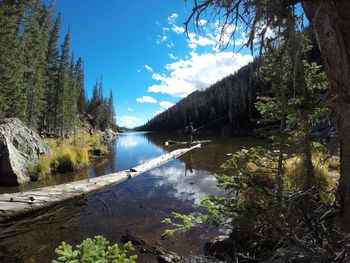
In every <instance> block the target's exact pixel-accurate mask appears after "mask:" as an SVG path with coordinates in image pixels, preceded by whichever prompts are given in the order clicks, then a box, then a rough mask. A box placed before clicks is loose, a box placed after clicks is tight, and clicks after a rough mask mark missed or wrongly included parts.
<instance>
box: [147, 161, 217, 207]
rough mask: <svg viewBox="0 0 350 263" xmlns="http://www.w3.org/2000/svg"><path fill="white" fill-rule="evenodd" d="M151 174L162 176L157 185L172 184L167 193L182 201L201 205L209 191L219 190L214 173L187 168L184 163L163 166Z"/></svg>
mask: <svg viewBox="0 0 350 263" xmlns="http://www.w3.org/2000/svg"><path fill="white" fill-rule="evenodd" d="M150 174H151V175H153V176H157V177H161V180H159V181H157V183H156V184H155V185H156V186H157V187H164V186H171V188H172V189H171V191H169V192H167V193H166V194H167V195H170V196H173V197H175V198H176V199H179V200H182V201H189V202H192V203H193V204H194V205H197V206H198V205H199V204H200V202H201V200H202V199H203V197H205V196H206V195H207V194H208V193H212V192H215V191H217V188H216V187H215V182H216V181H215V178H214V177H213V174H212V173H209V172H207V171H200V170H192V171H191V169H190V170H187V168H186V165H185V164H184V163H182V162H181V163H177V164H176V165H172V166H171V167H166V166H162V167H160V168H157V169H154V170H152V171H151V172H150Z"/></svg>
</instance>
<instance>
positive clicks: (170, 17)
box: [168, 13, 179, 25]
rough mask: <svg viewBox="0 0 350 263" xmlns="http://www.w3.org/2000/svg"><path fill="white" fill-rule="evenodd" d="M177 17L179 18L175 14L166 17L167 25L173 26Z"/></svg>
mask: <svg viewBox="0 0 350 263" xmlns="http://www.w3.org/2000/svg"><path fill="white" fill-rule="evenodd" d="M178 17H179V15H178V14H177V13H173V14H171V15H170V16H169V17H168V23H169V24H170V25H173V24H175V22H176V19H177V18H178Z"/></svg>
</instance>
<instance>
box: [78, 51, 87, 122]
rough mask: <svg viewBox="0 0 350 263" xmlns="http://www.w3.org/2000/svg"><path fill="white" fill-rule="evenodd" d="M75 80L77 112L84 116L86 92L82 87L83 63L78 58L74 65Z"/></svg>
mask: <svg viewBox="0 0 350 263" xmlns="http://www.w3.org/2000/svg"><path fill="white" fill-rule="evenodd" d="M75 78H76V85H77V92H78V112H79V114H80V115H81V116H84V115H85V113H86V110H87V100H86V92H85V86H84V78H85V77H84V61H83V59H82V58H81V57H80V58H78V61H77V63H76V65H75Z"/></svg>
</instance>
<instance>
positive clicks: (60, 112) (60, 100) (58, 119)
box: [54, 28, 70, 137]
mask: <svg viewBox="0 0 350 263" xmlns="http://www.w3.org/2000/svg"><path fill="white" fill-rule="evenodd" d="M69 45H70V28H68V32H67V34H66V36H65V38H64V42H63V44H62V46H61V57H60V67H59V71H58V88H57V89H56V94H55V99H56V104H55V110H56V112H55V116H54V125H55V131H56V133H57V132H58V131H60V133H61V137H64V131H65V126H64V124H65V121H64V119H65V116H64V109H65V94H66V89H67V88H68V87H69V81H68V71H69V57H70V46H69Z"/></svg>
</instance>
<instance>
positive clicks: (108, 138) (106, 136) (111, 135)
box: [102, 129, 118, 144]
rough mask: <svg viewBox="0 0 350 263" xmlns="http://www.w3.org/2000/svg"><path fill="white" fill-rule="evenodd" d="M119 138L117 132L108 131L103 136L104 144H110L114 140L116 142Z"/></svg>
mask: <svg viewBox="0 0 350 263" xmlns="http://www.w3.org/2000/svg"><path fill="white" fill-rule="evenodd" d="M117 136H118V134H117V133H116V132H114V131H113V130H112V129H107V130H106V131H105V132H104V133H103V135H102V142H103V143H104V144H109V143H111V142H112V141H113V140H115V138H117Z"/></svg>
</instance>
